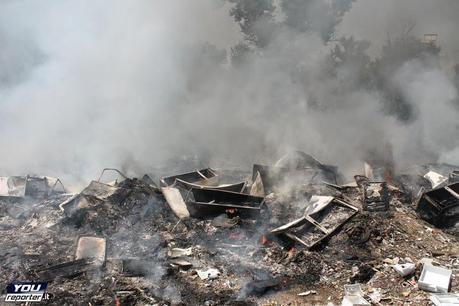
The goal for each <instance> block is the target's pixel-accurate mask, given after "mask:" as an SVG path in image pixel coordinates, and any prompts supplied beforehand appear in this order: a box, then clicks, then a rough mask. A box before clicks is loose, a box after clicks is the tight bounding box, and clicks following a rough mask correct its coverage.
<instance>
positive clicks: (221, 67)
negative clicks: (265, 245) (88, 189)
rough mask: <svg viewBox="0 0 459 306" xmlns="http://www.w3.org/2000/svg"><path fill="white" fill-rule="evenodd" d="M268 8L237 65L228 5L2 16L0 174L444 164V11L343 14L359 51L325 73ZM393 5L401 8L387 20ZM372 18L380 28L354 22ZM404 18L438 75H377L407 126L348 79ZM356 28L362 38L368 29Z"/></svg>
mask: <svg viewBox="0 0 459 306" xmlns="http://www.w3.org/2000/svg"><path fill="white" fill-rule="evenodd" d="M369 2H371V3H372V4H368V3H369ZM407 2H408V1H407ZM411 2H414V1H411ZM276 3H277V5H278V7H276V13H275V15H276V16H274V17H275V18H274V20H276V22H277V24H276V25H275V26H274V27H273V30H272V31H269V30H270V29H271V28H270V27H269V26H270V24H269V23H268V24H266V23H265V22H266V21H265V20H261V21H257V22H256V23H255V26H254V27H255V28H256V27H257V26H258V28H260V29H263V30H264V31H268V32H269V33H268V34H269V40H268V42H267V43H266V45H263V46H262V47H259V48H255V47H253V46H249V47H250V48H252V51H251V52H249V53H248V55H247V57H246V58H245V60H244V61H243V63H242V64H239V65H238V64H237V62H236V58H235V57H234V56H233V57H232V55H234V54H233V53H234V50H235V49H234V48H233V49H231V47H234V46H236V45H237V44H238V43H239V42H241V41H243V40H244V35H243V34H242V33H241V32H240V29H239V25H238V24H237V23H236V22H235V21H234V20H233V18H232V17H231V16H230V14H229V11H230V8H231V7H234V4H233V3H226V2H222V1H211V0H196V1H179V0H174V1H146V0H145V1H129V2H127V1H121V0H119V1H118V0H117V1H110V2H109V3H108V2H107V1H102V0H96V1H94V0H93V1H51V0H50V1H46V2H40V3H38V2H34V1H25V0H18V1H2V2H1V3H0V43H1V45H2V48H1V50H0V133H1V135H2V136H3V146H2V150H1V151H0V170H1V174H2V175H17V174H25V173H40V174H46V175H55V176H60V177H62V178H64V179H66V180H68V181H70V182H72V183H78V182H84V181H85V180H88V179H90V178H94V177H96V176H97V174H98V173H99V171H100V170H101V169H102V168H104V167H119V168H123V169H126V171H128V172H130V173H131V174H137V175H140V174H143V173H141V172H142V171H143V172H148V171H149V169H151V167H152V166H155V165H158V164H161V163H163V162H165V161H167V160H168V159H170V158H173V157H177V156H181V155H189V154H192V155H193V154H194V155H198V156H199V157H200V158H203V159H206V161H208V162H210V163H211V164H215V165H217V166H218V165H221V164H219V163H220V162H222V161H225V163H227V164H233V165H241V166H248V165H250V164H251V163H253V162H255V161H273V160H275V159H276V158H277V157H278V156H279V155H280V154H282V153H284V152H286V151H287V150H290V149H300V150H303V151H305V152H309V153H311V154H313V155H315V156H316V157H318V158H319V159H320V160H323V161H325V162H327V163H332V164H337V165H338V166H339V167H340V168H341V169H343V170H344V171H355V170H356V169H359V170H360V167H361V160H362V159H364V158H365V157H366V156H368V152H379V151H381V150H384V148H387V147H390V148H392V154H393V158H394V159H395V161H396V162H397V164H399V165H402V164H413V163H418V162H428V161H447V162H451V163H457V164H459V140H458V139H457V135H458V131H459V127H458V124H459V120H458V118H459V117H458V107H457V106H455V104H454V103H457V102H456V101H457V88H456V87H455V85H454V82H453V81H452V77H451V68H452V67H453V66H454V64H455V61H456V60H457V59H458V58H459V56H458V54H457V50H458V45H459V42H458V41H455V40H454V39H456V38H455V37H454V35H453V33H452V30H451V29H453V28H454V27H455V28H457V23H458V22H459V21H457V20H459V19H458V18H456V17H458V15H459V11H458V9H457V5H456V4H457V3H456V2H454V1H446V0H445V1H442V5H440V7H442V9H441V10H442V11H445V14H439V13H434V14H432V15H429V16H430V19H429V18H419V19H418V18H417V17H418V16H421V15H416V14H417V13H419V14H421V12H424V11H429V10H431V9H432V7H433V5H434V4H435V7H437V4H438V1H434V0H430V1H427V0H423V1H422V2H419V1H416V9H413V10H414V11H413V10H411V8H412V7H411V6H410V5H408V4H407V3H405V2H404V4H399V2H398V1H388V2H386V1H384V4H383V3H382V1H368V2H365V4H363V2H362V4H360V2H359V1H357V2H355V3H354V4H353V8H352V9H351V10H350V11H349V12H347V13H346V14H344V16H343V21H342V23H340V24H339V26H338V27H339V28H338V31H337V33H339V34H340V35H344V36H347V37H348V36H350V35H354V34H355V36H356V38H359V39H360V38H364V39H367V40H369V41H370V46H371V48H369V49H368V50H367V48H362V50H360V51H361V52H356V54H355V56H354V57H348V58H350V59H349V60H346V61H345V62H343V63H342V64H340V65H339V66H336V68H333V69H335V70H333V71H334V73H329V71H330V69H332V68H331V67H335V66H333V65H331V64H330V52H331V49H332V48H333V43H324V41H323V37H322V36H321V35H319V34H318V33H316V32H314V31H306V32H305V31H299V30H298V29H294V28H292V27H289V26H285V25H283V24H281V23H282V20H283V18H281V17H282V16H281V15H282V12H279V11H280V10H281V8H280V7H279V2H278V1H277V2H276ZM381 6H382V7H383V8H381ZM399 6H400V7H403V8H404V9H403V10H402V9H401V10H399V11H398V10H397V11H398V14H395V15H392V13H391V12H393V11H394V10H396V9H397V8H398V7H399ZM321 9H322V8H321ZM380 9H384V11H385V12H388V13H387V14H384V15H383V17H381V16H378V18H377V19H373V18H370V17H368V16H369V15H371V14H373V13H372V12H374V10H380ZM404 12H406V14H405V13H404ZM410 12H411V13H412V14H414V15H412V14H411V15H409V16H408V13H410ZM279 16H281V17H279ZM412 16H415V17H416V26H415V28H414V29H415V32H414V33H415V34H418V33H423V32H427V31H428V29H430V28H431V25H432V31H438V32H440V33H439V37H440V38H441V41H440V44H441V47H442V50H441V52H440V55H441V59H442V61H443V62H445V63H446V64H442V65H441V67H440V66H439V65H437V64H436V63H435V59H430V57H429V56H427V58H426V59H418V58H413V59H409V60H406V61H403V63H402V64H401V65H400V66H399V67H397V69H395V70H393V71H390V73H386V72H385V73H386V75H385V77H386V78H387V79H390V80H391V82H393V85H394V84H395V85H396V86H398V87H397V88H399V90H400V91H401V95H402V96H403V98H404V101H405V102H406V103H407V104H408V105H409V106H410V107H411V108H412V115H411V117H410V120H400V118H397V115H395V114H394V113H393V112H392V113H391V112H388V111H387V110H386V109H385V108H386V106H387V105H388V104H390V103H389V102H387V101H386V100H387V97H386V96H385V95H384V92H381V91H380V90H376V89H372V88H371V87H367V86H362V84H361V83H362V77H361V73H360V68H359V67H360V66H359V65H360V64H361V61H362V60H363V59H366V56H368V60H369V59H370V58H371V57H376V56H378V54H379V53H378V52H377V51H374V50H377V49H380V48H382V46H383V45H384V42H385V41H384V39H385V38H386V36H385V35H384V33H382V34H381V33H379V34H378V32H377V31H376V30H375V32H372V29H377V30H382V31H383V30H384V27H386V24H393V23H392V21H391V22H388V20H389V19H392V18H395V19H397V20H399V21H400V22H401V23H403V20H404V18H407V20H409V19H410V18H413V17H412ZM279 20H280V21H279ZM370 21H371V22H375V23H377V24H373V23H371V24H369V25H368V26H367V25H366V23H367V22H370ZM262 22H264V23H262ZM261 25H263V27H262V26H261ZM319 28H320V29H322V28H323V27H319ZM362 28H364V29H367V31H362V30H361V29H362ZM388 31H389V30H388ZM441 31H444V32H441ZM428 32H431V31H428ZM375 33H376V34H375ZM381 35H384V39H381ZM419 36H420V35H419ZM449 37H451V39H449ZM443 42H445V43H444V44H443ZM446 42H447V43H446ZM372 50H373V51H372ZM365 65H366V64H365ZM362 67H363V64H362ZM445 67H446V68H445ZM362 69H363V68H362ZM395 85H394V86H395ZM376 154H377V153H376ZM139 169H142V170H139ZM357 171H358V170H357ZM138 172H140V173H138Z"/></svg>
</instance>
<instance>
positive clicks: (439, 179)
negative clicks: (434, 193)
mask: <svg viewBox="0 0 459 306" xmlns="http://www.w3.org/2000/svg"><path fill="white" fill-rule="evenodd" d="M424 178H425V179H426V180H428V181H429V182H430V184H431V185H432V188H437V187H440V186H442V185H443V184H446V183H447V182H448V178H447V177H444V176H443V175H441V174H440V173H437V172H434V171H429V172H427V173H426V174H425V175H424Z"/></svg>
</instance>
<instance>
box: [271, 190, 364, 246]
mask: <svg viewBox="0 0 459 306" xmlns="http://www.w3.org/2000/svg"><path fill="white" fill-rule="evenodd" d="M357 212H358V209H357V208H356V207H354V206H352V205H350V204H348V203H346V202H344V201H342V200H339V199H336V198H334V199H333V200H331V201H330V202H328V204H326V205H323V206H322V208H321V209H319V210H314V211H313V213H311V214H308V215H305V216H304V217H302V218H300V219H297V220H294V221H292V222H290V223H288V224H286V225H284V226H281V227H279V228H276V229H274V230H272V231H271V233H273V234H282V235H285V236H287V237H288V238H290V239H292V240H294V241H297V242H299V243H301V244H303V245H304V246H306V247H307V248H309V249H310V248H313V247H314V246H316V245H317V244H319V243H320V242H321V241H323V240H324V239H326V238H327V237H329V236H330V235H332V234H334V233H335V232H336V231H337V230H338V229H339V228H340V227H341V226H342V225H343V224H344V223H346V222H347V221H348V220H349V219H351V218H352V217H353V216H354V215H355V214H356V213H357Z"/></svg>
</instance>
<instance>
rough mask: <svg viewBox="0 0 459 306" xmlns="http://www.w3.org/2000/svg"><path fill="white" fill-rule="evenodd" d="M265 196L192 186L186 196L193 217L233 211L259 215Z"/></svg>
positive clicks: (241, 213)
mask: <svg viewBox="0 0 459 306" xmlns="http://www.w3.org/2000/svg"><path fill="white" fill-rule="evenodd" d="M263 203H264V198H263V197H257V196H252V195H248V194H244V193H238V192H231V191H222V190H212V189H197V188H192V189H191V190H190V191H189V192H188V195H187V197H186V204H187V207H188V210H189V212H190V214H191V216H193V217H198V218H205V217H216V216H218V215H220V214H222V213H225V212H231V213H234V214H237V215H239V216H241V217H248V218H251V217H257V216H258V215H259V214H260V210H261V206H262V205H263Z"/></svg>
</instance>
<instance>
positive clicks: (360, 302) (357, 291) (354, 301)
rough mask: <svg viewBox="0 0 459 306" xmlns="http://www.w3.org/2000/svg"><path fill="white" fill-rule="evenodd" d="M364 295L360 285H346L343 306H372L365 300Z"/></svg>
mask: <svg viewBox="0 0 459 306" xmlns="http://www.w3.org/2000/svg"><path fill="white" fill-rule="evenodd" d="M363 295H364V293H363V291H362V288H361V287H360V284H353V285H344V297H343V301H342V302H341V306H367V305H368V306H370V305H371V304H370V303H369V302H368V301H367V300H365V299H364V298H363Z"/></svg>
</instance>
